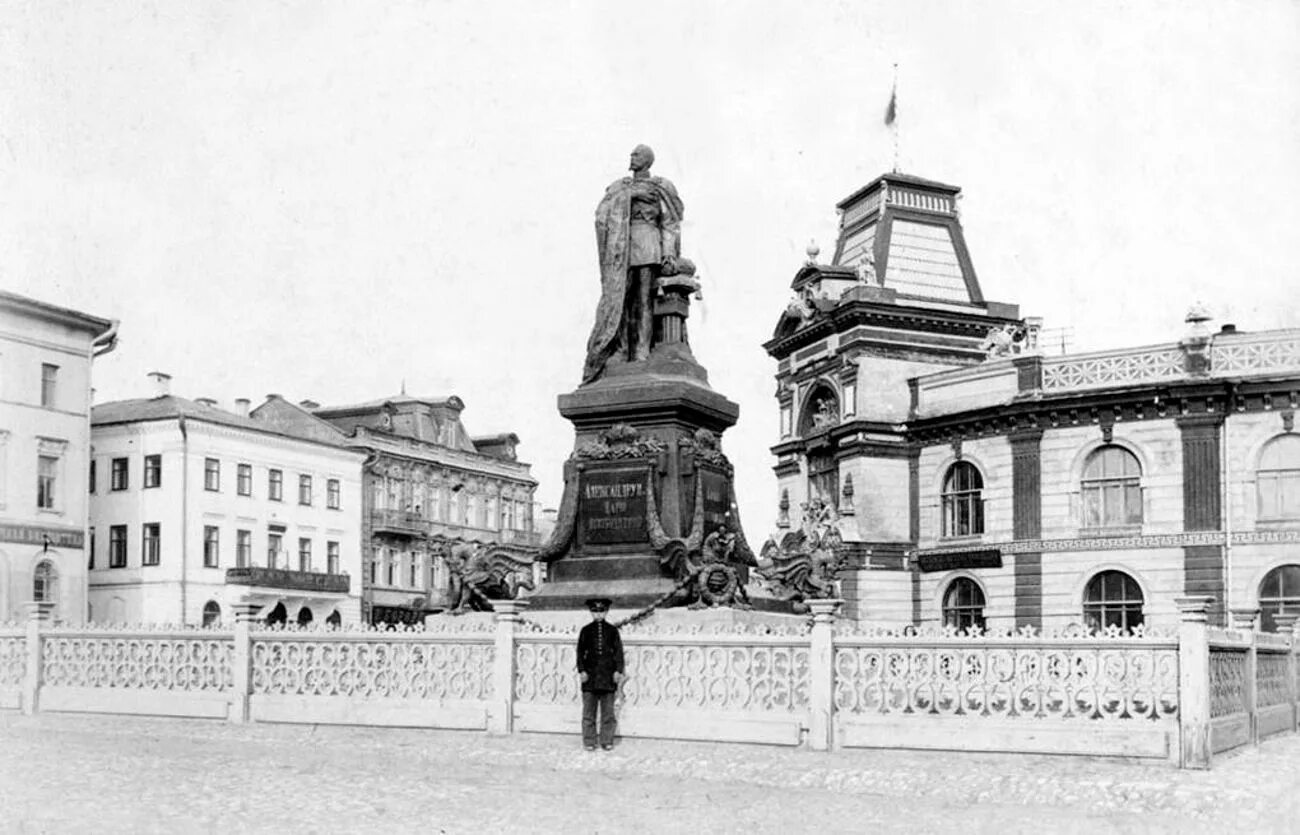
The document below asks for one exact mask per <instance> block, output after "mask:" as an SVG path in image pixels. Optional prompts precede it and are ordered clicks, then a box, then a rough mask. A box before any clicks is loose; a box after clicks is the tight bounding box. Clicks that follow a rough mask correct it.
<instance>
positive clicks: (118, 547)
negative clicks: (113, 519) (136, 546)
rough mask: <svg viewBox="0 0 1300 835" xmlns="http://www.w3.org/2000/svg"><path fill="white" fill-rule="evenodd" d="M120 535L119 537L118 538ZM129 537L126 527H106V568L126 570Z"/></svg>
mask: <svg viewBox="0 0 1300 835" xmlns="http://www.w3.org/2000/svg"><path fill="white" fill-rule="evenodd" d="M118 534H121V536H118ZM129 543H130V535H129V534H128V533H127V526H126V525H109V526H108V567H109V568H126V565H127V548H128V545H129Z"/></svg>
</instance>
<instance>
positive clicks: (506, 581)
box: [447, 543, 533, 614]
mask: <svg viewBox="0 0 1300 835" xmlns="http://www.w3.org/2000/svg"><path fill="white" fill-rule="evenodd" d="M447 568H448V570H449V573H450V574H451V598H452V607H451V613H452V614H460V613H461V612H464V611H467V610H472V611H476V612H490V611H492V601H493V600H514V599H515V598H517V597H518V596H519V590H520V589H528V590H529V591H531V590H532V589H533V581H532V576H531V573H530V569H529V568H528V566H527V564H526V563H524V562H522V561H517V560H513V559H511V558H509V557H507V556H506V555H504V554H501V553H496V554H489V553H488V551H487V549H486V548H483V547H482V546H479V545H472V544H469V543H457V544H455V545H453V546H451V548H450V549H449V551H448V553H447Z"/></svg>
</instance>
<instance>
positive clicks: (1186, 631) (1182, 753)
mask: <svg viewBox="0 0 1300 835" xmlns="http://www.w3.org/2000/svg"><path fill="white" fill-rule="evenodd" d="M1213 601H1214V598H1213V597H1178V598H1174V603H1175V604H1177V606H1178V614H1179V620H1180V622H1179V624H1178V766H1179V768H1209V767H1210V756H1211V753H1212V752H1211V750H1210V643H1209V637H1208V636H1207V635H1206V628H1207V621H1208V614H1209V611H1210V603H1212V602H1213Z"/></svg>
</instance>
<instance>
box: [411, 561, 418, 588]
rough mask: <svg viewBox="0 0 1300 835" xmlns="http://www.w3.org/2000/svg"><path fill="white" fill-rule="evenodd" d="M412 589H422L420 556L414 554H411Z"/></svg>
mask: <svg viewBox="0 0 1300 835" xmlns="http://www.w3.org/2000/svg"><path fill="white" fill-rule="evenodd" d="M410 587H411V588H413V589H418V588H419V587H420V555H419V554H417V553H414V552H413V553H412V554H411V583H410Z"/></svg>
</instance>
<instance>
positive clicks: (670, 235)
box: [582, 145, 683, 383]
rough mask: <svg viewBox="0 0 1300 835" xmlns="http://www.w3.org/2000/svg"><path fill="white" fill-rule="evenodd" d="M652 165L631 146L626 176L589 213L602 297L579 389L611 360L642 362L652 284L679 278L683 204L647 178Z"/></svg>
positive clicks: (671, 190)
mask: <svg viewBox="0 0 1300 835" xmlns="http://www.w3.org/2000/svg"><path fill="white" fill-rule="evenodd" d="M654 159H655V155H654V151H652V150H651V149H650V148H649V147H648V146H646V145H638V146H636V148H634V149H633V150H632V158H631V162H630V164H629V168H631V170H632V176H630V177H623V178H621V179H619V180H616V181H615V182H614V183H612V184H610V186H609V188H607V189H606V190H605V196H604V198H602V199H601V201H600V204H599V205H598V206H596V250H597V253H598V255H599V257H600V288H601V293H600V304H599V306H598V307H597V308H596V324H595V326H594V327H593V328H592V329H591V337H590V338H589V339H588V340H587V361H586V364H585V366H584V368H583V371H582V381H583V382H584V383H590V382H592V381H593V380H596V379H597V378H599V377H600V376H601V374H603V373H604V371H605V367H606V365H607V364H608V363H609V362H610V360H611V359H615V358H617V359H619V360H622V361H625V362H633V361H638V360H644V359H646V358H647V357H649V355H650V348H651V340H652V337H653V335H654V318H653V313H654V311H653V302H654V293H655V287H656V282H657V280H658V279H659V277H660V276H666V275H675V274H676V273H677V271H678V259H679V258H680V257H681V222H682V211H683V206H682V200H681V198H680V197H678V196H677V189H676V187H674V186H673V184H672V183H671V182H669V181H668V180H666V179H664V178H663V177H652V176H651V175H650V166H651V165H652V164H653V163H654Z"/></svg>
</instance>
